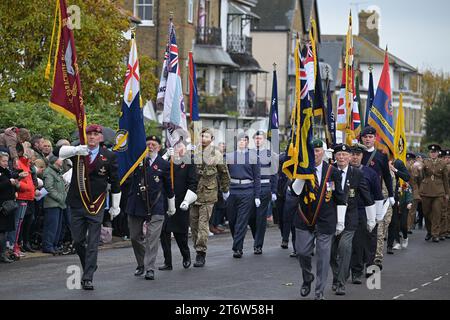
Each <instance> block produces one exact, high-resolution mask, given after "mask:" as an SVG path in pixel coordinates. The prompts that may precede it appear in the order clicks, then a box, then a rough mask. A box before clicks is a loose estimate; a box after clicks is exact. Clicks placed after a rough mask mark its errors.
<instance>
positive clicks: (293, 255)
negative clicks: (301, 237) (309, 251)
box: [289, 251, 297, 258]
mask: <svg viewBox="0 0 450 320" xmlns="http://www.w3.org/2000/svg"><path fill="white" fill-rule="evenodd" d="M289 257H291V258H297V252H295V251H294V252H292V253H291V254H290V255H289Z"/></svg>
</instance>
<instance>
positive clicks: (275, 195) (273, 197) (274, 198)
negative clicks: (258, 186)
mask: <svg viewBox="0 0 450 320" xmlns="http://www.w3.org/2000/svg"><path fill="white" fill-rule="evenodd" d="M275 201H277V194H276V193H272V202H275Z"/></svg>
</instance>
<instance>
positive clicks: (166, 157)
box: [162, 147, 175, 161]
mask: <svg viewBox="0 0 450 320" xmlns="http://www.w3.org/2000/svg"><path fill="white" fill-rule="evenodd" d="M174 154H175V151H174V149H173V147H170V148H169V149H167V151H166V153H164V155H163V156H162V158H163V159H164V160H166V161H167V160H169V159H170V157H173V155H174Z"/></svg>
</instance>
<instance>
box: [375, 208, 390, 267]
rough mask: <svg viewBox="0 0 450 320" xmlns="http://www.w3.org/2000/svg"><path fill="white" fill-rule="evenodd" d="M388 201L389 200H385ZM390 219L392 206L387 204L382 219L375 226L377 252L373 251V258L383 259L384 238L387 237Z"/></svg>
mask: <svg viewBox="0 0 450 320" xmlns="http://www.w3.org/2000/svg"><path fill="white" fill-rule="evenodd" d="M387 201H389V200H387ZM391 219H392V206H389V208H388V210H387V212H386V214H385V216H384V218H383V221H381V222H379V223H378V228H377V252H376V253H375V260H380V261H383V250H384V239H385V238H387V232H388V228H389V224H390V223H391Z"/></svg>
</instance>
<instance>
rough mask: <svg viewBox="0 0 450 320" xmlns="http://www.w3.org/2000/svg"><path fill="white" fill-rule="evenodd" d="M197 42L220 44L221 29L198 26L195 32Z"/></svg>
mask: <svg viewBox="0 0 450 320" xmlns="http://www.w3.org/2000/svg"><path fill="white" fill-rule="evenodd" d="M195 41H196V43H197V44H208V45H216V46H220V45H221V44H222V29H220V28H209V27H198V28H197V30H196V34H195Z"/></svg>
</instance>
